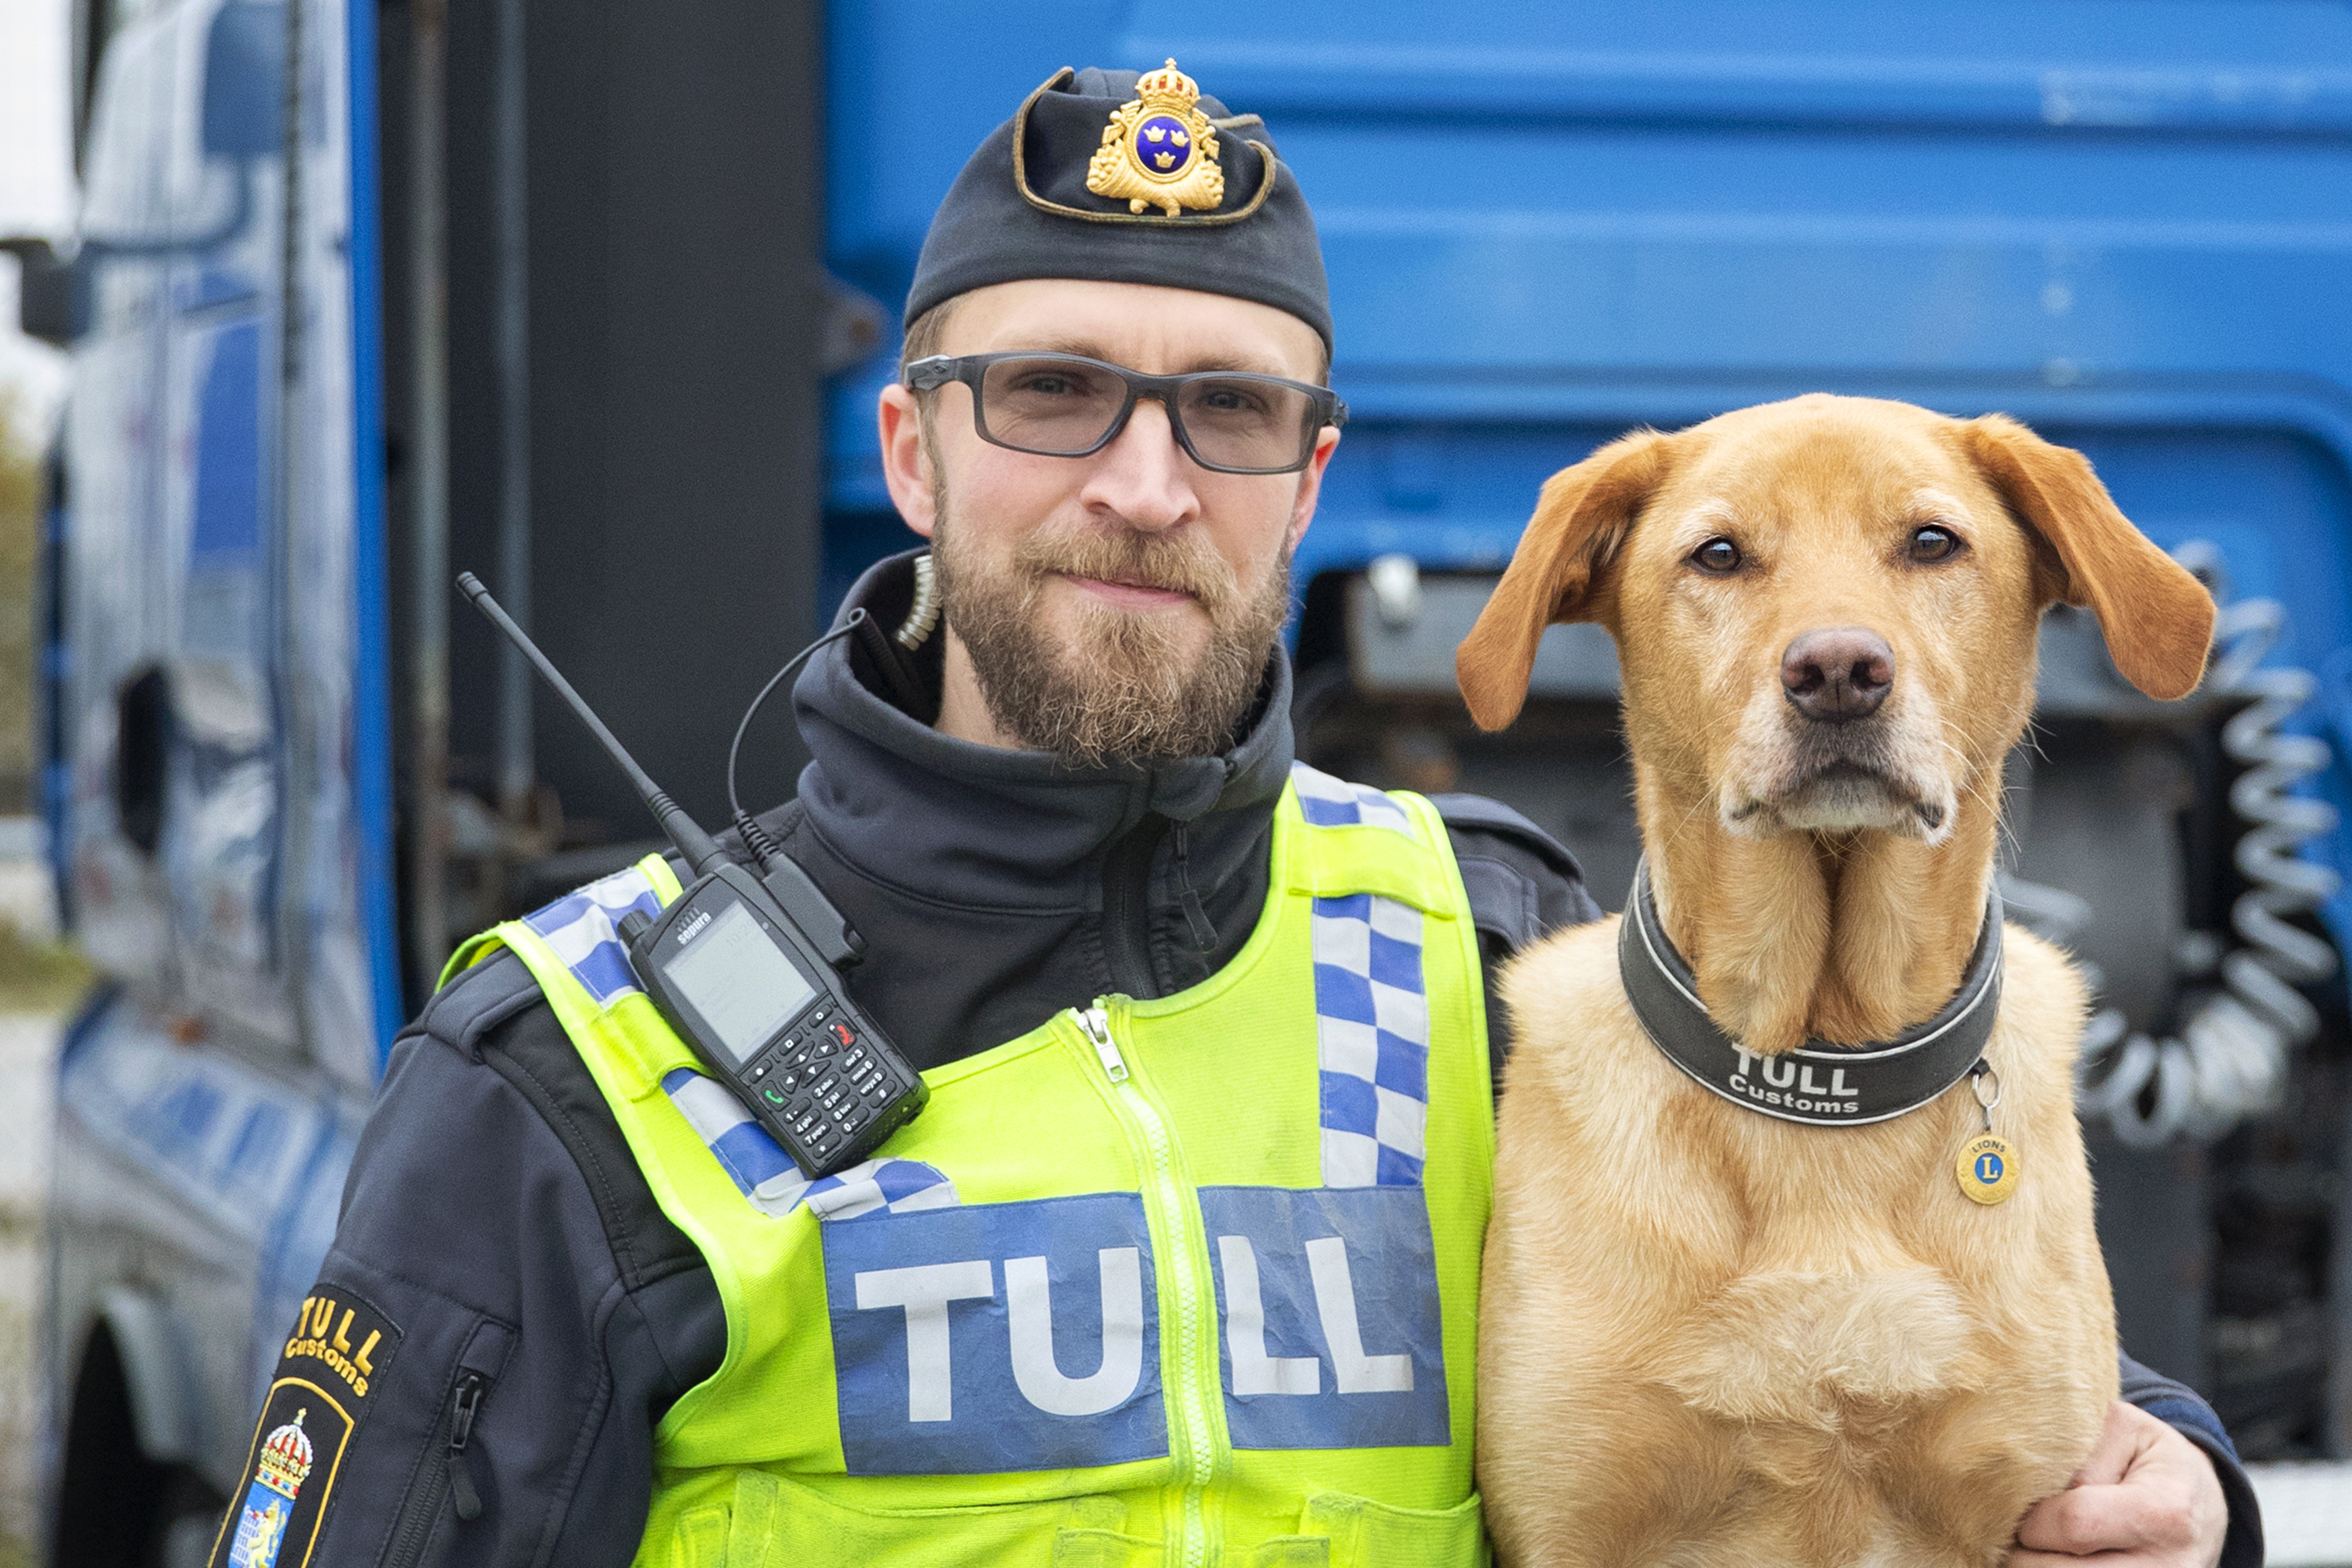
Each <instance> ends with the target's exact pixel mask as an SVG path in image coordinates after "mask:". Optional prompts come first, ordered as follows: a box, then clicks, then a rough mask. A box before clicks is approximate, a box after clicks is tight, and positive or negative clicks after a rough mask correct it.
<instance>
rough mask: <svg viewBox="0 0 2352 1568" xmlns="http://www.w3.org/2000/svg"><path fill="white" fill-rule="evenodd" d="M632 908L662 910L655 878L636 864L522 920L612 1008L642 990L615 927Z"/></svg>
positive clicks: (648, 913)
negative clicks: (654, 882) (620, 1000)
mask: <svg viewBox="0 0 2352 1568" xmlns="http://www.w3.org/2000/svg"><path fill="white" fill-rule="evenodd" d="M630 910H641V911H642V912H643V913H644V914H645V915H646V917H647V918H648V919H652V918H655V917H657V916H659V915H660V913H661V911H662V904H661V896H660V895H659V894H657V893H656V892H655V891H654V885H653V882H652V881H651V880H650V879H648V878H647V877H646V874H645V873H644V872H643V871H640V870H638V869H637V868H635V866H632V867H630V868H628V869H627V870H625V871H615V872H614V873H613V874H612V875H611V876H609V877H605V878H604V879H600V880H598V881H593V882H591V883H589V884H588V885H587V886H586V887H584V888H583V889H580V890H579V891H578V892H575V893H566V894H564V895H563V897H562V898H560V899H558V900H555V901H554V902H553V903H551V904H549V905H548V906H546V907H545V908H544V909H541V910H534V911H533V912H532V913H530V914H527V915H525V916H523V918H522V923H523V924H525V925H527V926H529V927H530V929H531V930H533V931H537V932H538V933H539V934H540V935H541V936H542V937H544V938H545V939H546V940H547V945H548V946H549V947H551V948H552V949H554V950H555V956H556V957H558V958H560V959H562V961H563V963H564V967H565V968H567V969H569V970H571V971H572V978H573V979H575V980H577V981H579V982H580V984H583V985H584V986H586V987H587V988H588V994H589V995H591V996H593V997H594V998H596V1005H598V1006H600V1007H609V1006H611V1005H613V1003H614V1001H616V1000H617V999H619V998H620V997H623V996H630V995H635V994H636V991H637V976H636V973H635V971H634V970H632V969H631V968H630V967H629V953H628V950H627V949H626V948H625V947H623V946H622V945H621V939H620V937H619V935H618V934H617V933H616V932H615V931H614V929H613V928H614V927H615V926H617V925H619V924H620V923H621V917H622V916H623V915H625V914H627V913H628V912H629V911H630Z"/></svg>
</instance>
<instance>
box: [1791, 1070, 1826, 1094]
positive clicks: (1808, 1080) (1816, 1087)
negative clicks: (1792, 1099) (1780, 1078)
mask: <svg viewBox="0 0 2352 1568" xmlns="http://www.w3.org/2000/svg"><path fill="white" fill-rule="evenodd" d="M1797 1091H1798V1092H1799V1093H1801V1094H1827V1093H1828V1092H1829V1090H1828V1089H1823V1088H1822V1086H1821V1085H1820V1084H1817V1083H1815V1082H1814V1081H1813V1064H1812V1063H1811V1062H1807V1063H1806V1064H1805V1066H1804V1079H1803V1080H1802V1081H1801V1082H1800V1083H1799V1084H1798V1085H1797Z"/></svg>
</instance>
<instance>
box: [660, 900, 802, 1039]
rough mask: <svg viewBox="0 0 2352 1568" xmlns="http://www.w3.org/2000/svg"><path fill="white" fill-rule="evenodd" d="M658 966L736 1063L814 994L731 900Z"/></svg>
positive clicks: (747, 912)
mask: <svg viewBox="0 0 2352 1568" xmlns="http://www.w3.org/2000/svg"><path fill="white" fill-rule="evenodd" d="M663 969H664V971H665V972H666V973H667V975H668V977H669V982H670V984H672V985H674V986H676V987H677V991H678V994H680V995H682V996H684V997H685V998H686V999H687V1001H688V1002H689V1003H691V1004H692V1005H693V1006H694V1010H695V1011H696V1012H698V1013H699V1014H701V1015H702V1018H703V1022H705V1023H707V1024H709V1026H710V1030H711V1033H713V1034H714V1035H716V1036H717V1037H718V1040H717V1042H716V1043H717V1044H718V1045H719V1046H721V1047H724V1048H725V1049H726V1052H727V1054H728V1055H729V1056H730V1057H731V1058H734V1062H735V1065H736V1067H737V1068H745V1067H749V1066H750V1065H751V1058H752V1056H753V1055H754V1054H756V1053H757V1052H758V1050H759V1049H760V1047H761V1046H763V1045H765V1044H767V1043H768V1041H769V1039H770V1038H771V1037H773V1036H774V1034H775V1032H776V1031H777V1030H778V1029H781V1028H782V1027H783V1026H785V1025H786V1024H789V1023H791V1022H792V1020H793V1015H794V1014H796V1013H798V1012H799V1011H800V1010H801V1009H802V1008H803V1007H805V1006H807V1005H808V1004H809V999H810V998H811V997H813V996H814V995H815V994H816V987H815V986H814V985H812V984H809V983H808V981H807V979H806V978H805V977H803V975H802V973H801V972H800V969H799V966H797V965H796V964H794V963H793V961H792V960H791V959H790V958H787V957H786V956H785V955H784V953H783V952H782V949H780V948H779V947H778V946H777V945H776V943H775V942H774V940H773V939H772V938H771V937H770V936H769V935H768V933H767V932H766V931H762V930H761V929H760V922H759V921H756V920H754V919H753V918H752V917H751V910H747V909H745V908H744V907H743V906H742V905H741V904H739V903H734V902H731V901H730V903H729V904H728V905H727V907H726V909H725V910H722V911H721V912H720V913H719V917H718V918H717V919H716V920H713V921H711V922H710V929H709V931H704V932H703V933H702V934H701V935H700V936H698V937H697V938H695V939H694V940H693V941H692V942H688V943H687V944H686V946H685V947H683V948H681V949H679V950H678V953H677V957H675V958H673V959H671V960H670V961H669V962H668V963H667V964H665V965H663Z"/></svg>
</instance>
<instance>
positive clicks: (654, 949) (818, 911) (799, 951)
mask: <svg viewBox="0 0 2352 1568" xmlns="http://www.w3.org/2000/svg"><path fill="white" fill-rule="evenodd" d="M457 586H458V587H460V588H462V589H464V590H465V592H466V596H467V598H469V599H471V600H473V601H474V605H475V607H476V608H478V609H479V610H480V611H481V612H482V614H484V615H485V616H488V617H489V618H490V622H491V624H492V625H494V626H497V627H498V628H499V630H500V631H501V632H504V633H505V634H506V636H507V638H508V640H509V641H510V642H512V643H513V644H514V645H515V646H516V647H519V648H520V649H522V651H523V656H524V657H525V658H529V659H530V662H531V664H532V666H533V667H534V668H537V669H538V671H539V673H540V674H541V676H542V677H544V678H545V679H546V680H547V683H548V684H549V685H550V686H551V687H553V688H554V689H555V692H556V695H557V696H559V697H561V698H562V699H563V700H564V701H565V702H566V703H567V704H569V705H570V706H571V709H572V712H574V713H576V714H578V715H579V716H580V721H581V722H582V723H583V724H585V725H587V726H588V729H589V731H590V732H591V733H592V734H593V735H594V736H595V737H596V739H597V740H598V741H599V742H602V743H603V745H604V750H605V752H607V753H608V754H609V755H610V756H611V757H612V759H613V761H614V762H615V763H618V764H619V765H620V769H621V771H622V772H623V773H626V774H627V775H628V778H629V782H630V783H631V784H635V786H636V790H637V795H638V797H639V798H640V799H642V800H643V801H644V802H645V803H646V809H647V810H649V811H651V812H652V813H653V814H654V817H655V819H656V821H658V822H659V823H660V824H661V826H662V831H663V832H664V833H666V834H667V835H668V836H669V840H670V842H671V843H672V844H675V845H676V846H677V852H678V853H679V854H680V855H682V856H684V857H685V858H686V862H687V864H688V866H690V867H691V868H693V870H694V873H695V876H696V881H695V882H694V884H693V886H691V887H689V888H688V889H686V890H685V891H684V892H682V893H680V894H679V895H678V896H677V899H676V900H674V901H673V902H672V903H671V904H670V906H669V907H668V908H667V909H666V910H662V912H661V914H660V916H659V917H658V918H649V917H647V916H646V914H644V913H643V912H642V911H637V910H632V911H631V912H629V913H628V914H625V915H624V916H622V917H621V924H620V937H621V941H622V942H623V943H624V944H625V946H626V947H627V949H628V953H629V964H630V967H631V968H633V969H635V971H636V974H637V981H638V984H641V985H642V986H643V987H644V988H645V992H646V995H647V996H649V997H651V998H652V999H653V1004H654V1005H655V1006H656V1008H658V1009H659V1010H660V1012H661V1016H662V1017H663V1018H664V1019H666V1020H667V1022H668V1024H669V1026H670V1027H671V1028H672V1029H675V1030H676V1031H677V1035H678V1037H679V1038H680V1039H682V1040H684V1041H685V1042H686V1043H687V1045H688V1047H691V1048H692V1049H693V1051H694V1054H695V1055H696V1056H697V1057H698V1058H700V1059H701V1061H702V1063H703V1065H704V1066H705V1067H706V1068H709V1070H710V1072H711V1073H712V1074H713V1075H715V1076H716V1077H717V1078H718V1079H719V1082H721V1083H723V1084H725V1085H727V1087H728V1088H730V1089H733V1090H734V1091H735V1096H736V1098H737V1099H739V1100H741V1101H742V1102H743V1103H744V1104H745V1105H746V1106H748V1107H750V1108H751V1114H752V1116H753V1117H755V1118H756V1119H757V1120H758V1121H759V1123H760V1125H761V1127H762V1128H764V1129H766V1131H768V1133H769V1135H770V1136H771V1137H772V1138H774V1139H775V1140H776V1142H779V1143H781V1144H782V1145H783V1148H784V1152H785V1153H787V1154H789V1155H791V1156H792V1159H793V1163H794V1164H795V1165H798V1166H799V1167H800V1168H801V1173H802V1174H803V1175H806V1176H808V1177H811V1178H814V1177H817V1176H824V1175H830V1174H831V1173H834V1172H835V1171H838V1170H840V1169H841V1168H842V1167H843V1166H845V1165H849V1164H853V1163H856V1161H858V1160H860V1159H862V1158H864V1157H865V1156H866V1153H868V1152H870V1151H872V1150H873V1149H874V1148H875V1147H876V1146H877V1145H878V1144H880V1143H881V1142H882V1141H883V1140H884V1139H886V1138H887V1137H889V1136H890V1134H891V1133H893V1132H895V1131H898V1129H899V1128H900V1127H901V1126H903V1125H905V1123H906V1122H907V1121H908V1119H909V1118H911V1117H912V1116H914V1114H915V1113H916V1112H917V1111H919V1110H922V1109H923V1105H924V1102H925V1101H926V1100H929V1098H930V1086H929V1085H928V1084H926V1083H925V1082H924V1081H923V1079H922V1075H921V1074H919V1073H918V1072H916V1071H915V1070H914V1068H911V1067H908V1065H907V1059H906V1058H904V1057H902V1056H900V1055H899V1054H898V1047H895V1046H893V1045H891V1044H890V1042H889V1041H888V1040H887V1038H885V1037H884V1036H883V1034H882V1031H881V1030H879V1029H877V1028H876V1027H875V1026H874V1025H873V1023H872V1021H871V1020H869V1019H868V1018H867V1017H866V1016H865V1014H864V1013H862V1012H861V1011H859V1009H858V1007H857V1005H856V1004H855V1003H853V1002H852V1001H851V1000H850V999H849V993H848V991H847V990H846V989H845V987H844V986H843V984H842V981H841V975H840V973H839V969H840V967H841V966H844V965H846V964H851V963H856V961H857V959H858V957H859V955H860V954H861V953H863V952H864V951H865V945H866V944H865V942H863V941H862V940H861V939H860V938H859V937H858V935H857V932H856V931H855V930H853V929H852V928H851V926H850V924H849V922H848V921H845V920H844V919H843V918H842V916H841V911H840V910H836V909H835V908H834V907H833V902H832V900H829V899H827V898H826V897H825V896H824V893H823V892H822V891H820V890H819V889H818V888H817V885H816V884H815V883H814V882H812V881H810V880H809V878H808V873H806V872H805V871H803V870H802V869H801V868H799V867H798V866H796V865H794V864H793V861H792V859H791V858H789V857H787V856H785V855H782V854H780V853H779V854H774V855H763V856H762V859H763V861H764V864H763V865H762V867H761V871H762V873H763V874H762V875H761V876H759V877H754V876H753V875H752V874H751V871H750V870H749V869H747V868H744V867H742V866H739V865H737V864H736V863H735V862H733V861H732V860H730V859H729V858H727V856H726V854H725V853H724V852H723V851H722V850H720V848H719V846H718V845H717V844H716V843H714V842H712V840H711V837H710V835H709V834H708V833H705V832H704V831H703V830H702V828H701V826H699V825H698V824H697V823H696V822H695V820H694V818H692V817H690V816H688V815H687V814H686V812H685V811H684V810H683V809H682V808H680V807H679V805H677V802H675V801H673V800H671V799H670V797H669V796H668V795H666V794H664V793H663V792H662V791H661V789H660V788H658V787H657V786H656V784H654V781H653V780H652V779H650V778H648V777H646V771H645V769H643V768H641V767H639V766H638V765H637V763H636V759H635V758H634V757H632V756H630V755H629V753H628V751H627V750H626V749H625V747H623V746H622V744H621V742H619V741H617V740H615V739H614V737H613V732H612V731H610V730H608V729H606V728H605V727H604V721H603V720H601V719H599V718H597V717H596V714H595V712H594V710H592V709H591V708H590V707H589V706H588V704H587V703H586V702H585V701H584V700H582V698H581V696H580V694H579V693H578V692H576V691H574V690H572V683H571V682H570V681H568V680H566V679H563V676H562V672H560V671H559V670H557V668H555V666H554V665H552V664H551V663H549V662H548V658H547V656H546V655H545V654H543V653H541V652H540V651H539V648H538V646H537V645H536V644H534V643H533V642H532V641H531V640H530V636H529V635H528V634H527V633H525V632H524V631H523V629H522V628H521V627H520V626H517V625H515V623H514V620H513V617H511V616H509V615H508V614H507V613H506V611H505V610H504V609H502V608H500V607H499V602H498V601H497V600H496V599H494V598H492V597H490V591H489V590H488V588H485V587H483V586H482V584H481V581H480V580H479V579H478V578H477V577H476V576H475V575H474V574H472V573H471V572H461V573H459V574H457ZM770 684H771V686H772V685H773V684H774V683H773V682H771V683H770ZM763 695H764V693H763ZM738 739H739V740H740V735H739V736H738ZM754 852H755V853H758V852H759V851H758V847H757V846H756V845H755V846H754Z"/></svg>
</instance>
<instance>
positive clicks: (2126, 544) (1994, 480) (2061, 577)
mask: <svg viewBox="0 0 2352 1568" xmlns="http://www.w3.org/2000/svg"><path fill="white" fill-rule="evenodd" d="M1963 428H1964V430H1965V431H1966V440H1967V443H1968V449H1969V457H1970V458H1971V459H1972V460H1973V461H1974V462H1975V463H1976V466H1977V471H1978V472H1979V473H1981V474H1982V475H1983V476H1984V477H1985V479H1987V480H1988V481H1989V482H1990V484H1991V485H1992V487H1993V488H1994V489H1997V490H1999V491H2000V495H2001V499H2002V500H2005V501H2007V502H2008V503H2009V510H2011V512H2013V513H2014V514H2015V515H2016V517H2017V520H2018V521H2020V522H2021V523H2023V524H2024V525H2025V526H2026V527H2027V528H2029V529H2031V530H2032V531H2033V532H2034V533H2036V534H2037V535H2039V536H2040V537H2041V539H2042V542H2043V543H2044V544H2046V545H2047V546H2048V547H2049V549H2048V553H2049V554H2051V555H2054V556H2055V557H2056V561H2057V568H2058V570H2057V571H2056V573H2055V577H2056V581H2055V582H2054V583H2053V584H2050V586H2049V588H2048V592H2049V595H2050V597H2051V598H2052V599H2054V600H2063V601H2064V602H2065V603H2067V604H2069V605H2074V606H2076V607H2077V608H2079V609H2087V610H2089V611H2090V612H2091V613H2092V614H2094V615H2095V616H2098V618H2099V630H2100V631H2101V632H2102V633H2103V634H2105V637H2106V639H2107V654H2108V657H2110V658H2113V659H2114V660H2115V661H2116V668H2117V669H2119V670H2121V671H2122V672H2123V675H2124V679H2126V680H2129V681H2130V682H2131V683H2132V684H2133V685H2134V686H2137V688H2139V689H2141V690H2142V691H2145V692H2147V694H2148V695H2149V696H2150V697H2156V698H2161V699H2162V700H2166V701H2170V700H2173V699H2175V698H2179V697H2186V696H2188V695H2189V693H2190V692H2191V691H2193V690H2195V689H2197V682H2198V681H2199V680H2200V679H2202V677H2203V676H2204V673H2205V656H2206V653H2207V651H2208V649H2210V647H2211V646H2212V642H2213V596H2212V595H2210V594H2208V593H2207V592H2206V591H2205V587H2204V584H2201V583H2200V582H2198V581H2197V579H2196V578H2195V577H2194V576H2192V575H2191V574H2189V569H2188V568H2187V567H2185V566H2183V565H2181V564H2180V563H2179V562H2178V561H2175V560H2174V559H2172V557H2171V556H2169V555H2167V554H2166V553H2165V552H2163V551H2161V550H2158V548H2157V547H2156V546H2155V545H2154V544H2151V543H2150V542H2148V539H2147V535H2146V534H2144V533H2142V532H2140V531H2139V530H2138V529H2137V528H2134V527H2133V526H2132V524H2131V520H2130V519H2128V518H2126V517H2125V516H2124V514H2123V513H2122V512H2121V511H2118V510H2116V503H2115V501H2114V500H2112V499H2110V498H2109V496H2108V495H2107V487H2106V486H2105V485H2103V484H2101V483H2100V482H2099V476H2098V475H2096V474H2095V473H2093V472H2092V471H2091V464H2090V459H2088V458H2084V456H2083V454H2082V453H2080V452H2077V451H2074V450H2073V449H2072V448H2070V447H2055V446H2053V445H2051V444H2050V443H2049V442H2047V441H2045V440H2043V439H2042V437H2039V436H2036V435H2035V434H2034V433H2033V432H2032V431H2031V430H2028V429H2027V428H2026V427H2025V426H2022V425H2020V424H2019V423H2018V422H2017V421H2016V420H2014V419H2011V418H2008V417H2007V416H2003V415H1999V414H1989V415H1987V416H1984V417H1983V418H1981V419H1977V420H1973V421H1971V422H1969V424H1968V425H1967V426H1963Z"/></svg>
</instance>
